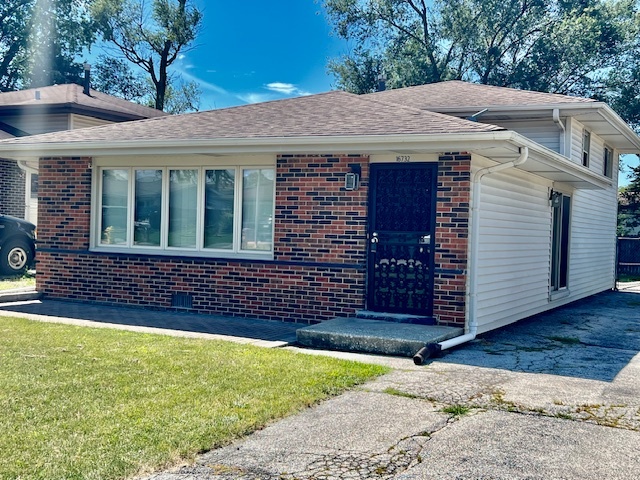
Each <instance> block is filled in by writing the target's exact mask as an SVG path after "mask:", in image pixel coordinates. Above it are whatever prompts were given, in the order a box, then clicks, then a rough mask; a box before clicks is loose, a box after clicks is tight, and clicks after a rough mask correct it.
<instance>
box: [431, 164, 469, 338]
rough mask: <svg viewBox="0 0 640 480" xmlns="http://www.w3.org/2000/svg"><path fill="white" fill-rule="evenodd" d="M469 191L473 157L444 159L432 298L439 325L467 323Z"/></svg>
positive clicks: (437, 217) (437, 215) (439, 180)
mask: <svg viewBox="0 0 640 480" xmlns="http://www.w3.org/2000/svg"><path fill="white" fill-rule="evenodd" d="M470 192H471V155H470V154H466V153H462V154H455V153H452V154H447V155H443V156H441V157H440V159H439V167H438V204H437V210H436V252H435V265H436V272H435V276H434V290H435V291H434V299H433V306H434V312H433V313H434V316H435V317H436V318H437V319H438V322H439V323H440V324H446V325H457V326H463V325H464V322H465V315H466V312H465V310H466V306H465V296H466V271H467V241H468V237H469V201H470Z"/></svg>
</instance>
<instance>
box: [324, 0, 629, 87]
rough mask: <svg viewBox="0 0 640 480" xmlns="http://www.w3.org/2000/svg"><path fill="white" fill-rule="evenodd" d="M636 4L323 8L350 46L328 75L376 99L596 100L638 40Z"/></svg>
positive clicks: (485, 2) (345, 4) (375, 3)
mask: <svg viewBox="0 0 640 480" xmlns="http://www.w3.org/2000/svg"><path fill="white" fill-rule="evenodd" d="M635 3H636V2H635V1H634V0H610V1H603V0H551V1H547V0H433V1H432V2H429V1H427V0H325V8H326V11H327V13H328V15H329V18H330V19H331V21H332V23H333V26H334V31H335V33H336V34H337V35H338V36H340V37H342V38H344V39H347V40H351V41H353V42H355V44H356V47H355V48H354V49H353V51H352V52H351V54H350V55H347V56H345V57H344V58H342V59H339V60H334V61H332V62H330V64H329V70H330V71H331V72H333V73H334V74H335V75H336V77H337V82H338V86H339V87H341V88H344V89H346V90H349V91H353V92H355V93H365V92H368V91H372V90H373V89H374V86H375V83H373V82H371V78H372V77H374V76H375V75H376V74H377V73H376V72H379V71H381V70H384V72H385V74H386V76H387V78H388V86H389V87H390V88H396V87H403V86H409V85H418V84H424V83H431V82H439V81H444V80H450V79H462V80H468V81H474V82H479V83H485V84H492V85H500V86H509V87H515V88H527V89H532V90H540V91H548V92H556V93H565V94H567V93H578V94H585V93H588V92H592V91H593V90H594V89H595V88H596V87H598V86H600V85H601V78H602V76H603V75H604V73H603V72H606V69H607V67H614V66H616V65H618V62H619V60H620V59H621V57H622V56H623V55H624V53H625V52H626V51H627V50H628V47H629V44H630V43H631V42H632V41H633V39H634V38H635V37H634V35H633V32H634V28H633V22H634V19H635V16H636V5H635Z"/></svg>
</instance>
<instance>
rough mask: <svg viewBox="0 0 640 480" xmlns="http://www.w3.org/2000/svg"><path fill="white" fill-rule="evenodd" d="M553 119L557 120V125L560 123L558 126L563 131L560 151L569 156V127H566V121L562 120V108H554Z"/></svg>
mask: <svg viewBox="0 0 640 480" xmlns="http://www.w3.org/2000/svg"><path fill="white" fill-rule="evenodd" d="M553 121H554V122H555V124H556V125H558V128H559V129H560V131H561V132H562V133H561V134H560V153H562V155H564V156H565V157H566V156H567V152H566V150H567V149H566V144H567V142H566V136H567V129H566V128H565V126H564V123H562V120H560V109H558V108H554V109H553Z"/></svg>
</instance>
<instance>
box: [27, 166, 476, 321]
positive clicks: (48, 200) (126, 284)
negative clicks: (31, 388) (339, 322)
mask: <svg viewBox="0 0 640 480" xmlns="http://www.w3.org/2000/svg"><path fill="white" fill-rule="evenodd" d="M89 160H90V159H88V158H72V159H62V158H46V159H42V160H41V163H40V194H39V195H40V197H39V199H40V225H39V237H40V243H39V247H40V250H39V252H38V267H37V268H38V277H37V283H38V289H39V290H40V291H41V292H42V293H44V294H46V295H49V296H51V297H58V298H68V299H75V300H89V301H97V302H116V303H121V304H128V305H144V306H154V307H159V308H170V307H171V298H172V294H176V293H183V294H189V295H191V296H192V302H193V303H192V306H193V309H194V310H195V311H198V312H203V313H219V314H225V315H231V316H248V317H257V318H267V319H275V320H283V321H292V322H305V323H306V322H317V321H322V320H327V319H330V318H333V317H335V316H345V315H353V314H354V313H355V311H356V310H358V309H361V308H364V306H365V297H366V291H365V287H366V286H365V274H366V229H367V196H368V177H369V173H368V172H369V168H368V162H369V159H368V157H367V156H362V155H282V156H279V157H278V158H277V172H276V211H275V220H274V240H275V246H274V260H273V261H248V260H222V259H207V258H188V257H187V258H181V257H164V256H152V255H137V254H106V253H95V254H94V253H89V252H88V247H89V230H90V203H91V170H90V168H89V163H90V162H89ZM353 165H358V166H359V167H360V168H361V170H362V183H361V187H360V188H359V189H358V190H355V191H346V190H345V189H344V175H345V173H347V172H349V171H350V170H351V166H353ZM469 172H470V156H469V155H447V156H443V157H442V158H441V161H440V168H439V174H438V207H437V221H436V249H437V250H436V273H435V277H434V284H435V300H434V313H435V315H436V317H437V318H438V319H439V321H440V322H441V323H446V324H456V325H461V324H463V323H464V316H465V291H464V288H465V271H466V261H467V256H466V255H467V254H466V252H467V245H466V241H467V228H468V220H469V184H470V182H469V175H470V174H469Z"/></svg>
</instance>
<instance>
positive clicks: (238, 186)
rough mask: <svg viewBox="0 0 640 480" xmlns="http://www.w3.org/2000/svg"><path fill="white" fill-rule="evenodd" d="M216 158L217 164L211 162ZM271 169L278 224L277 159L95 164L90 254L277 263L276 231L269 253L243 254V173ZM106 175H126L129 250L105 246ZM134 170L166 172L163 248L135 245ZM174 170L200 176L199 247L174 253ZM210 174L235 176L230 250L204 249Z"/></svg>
mask: <svg viewBox="0 0 640 480" xmlns="http://www.w3.org/2000/svg"><path fill="white" fill-rule="evenodd" d="M212 158H215V161H212ZM261 169H262V170H265V169H270V170H272V171H273V175H274V188H273V200H272V206H273V209H272V212H271V218H272V219H274V218H275V195H276V192H275V190H276V185H275V183H276V178H275V174H276V163H275V157H273V156H270V155H256V156H251V155H250V156H246V157H204V158H203V157H202V156H200V157H198V156H183V157H177V156H172V157H167V158H164V157H153V158H149V157H119V158H117V159H114V158H106V157H104V158H96V159H94V162H93V180H92V184H93V189H92V191H93V196H92V208H91V238H90V248H89V249H90V250H91V251H95V252H113V253H144V254H152V255H166V256H186V257H211V258H243V259H265V260H269V259H273V248H274V233H275V232H274V231H273V227H272V231H271V235H272V238H271V250H243V249H242V237H241V236H242V202H243V172H244V171H246V170H261ZM104 170H128V171H129V177H128V182H129V183H128V198H127V245H126V246H125V245H109V244H105V243H102V235H101V233H102V232H101V221H102V172H103V171H104ZM136 170H162V172H163V173H162V200H161V203H162V207H161V208H162V220H161V224H160V225H161V227H160V231H161V241H160V246H149V245H134V237H133V234H134V222H133V218H134V208H135V206H134V201H135V200H134V194H135V192H134V187H135V171H136ZM171 170H197V171H198V187H197V188H198V191H197V198H198V205H197V224H196V247H195V248H184V247H170V246H169V245H168V228H169V190H170V185H169V173H170V171H171ZM207 170H233V171H234V172H235V177H234V206H233V207H234V218H233V246H232V248H231V249H213V248H204V211H203V210H204V209H203V206H204V199H205V188H204V184H205V174H206V171H207Z"/></svg>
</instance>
